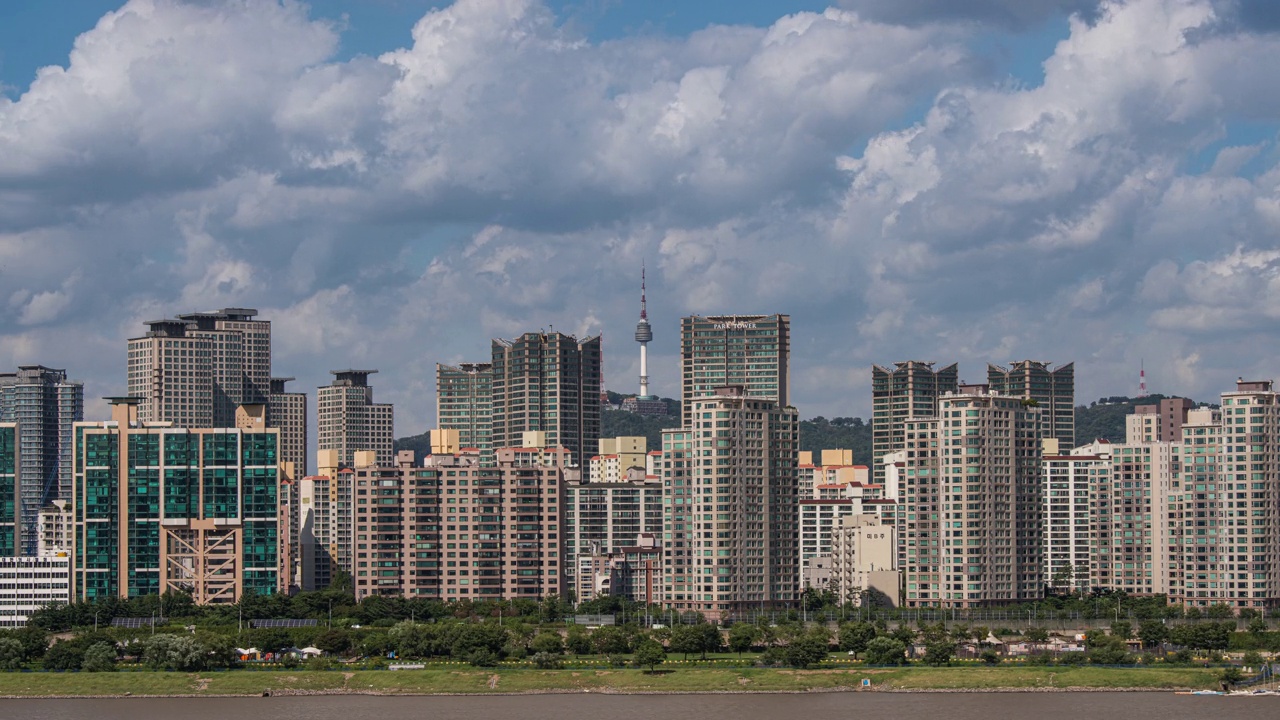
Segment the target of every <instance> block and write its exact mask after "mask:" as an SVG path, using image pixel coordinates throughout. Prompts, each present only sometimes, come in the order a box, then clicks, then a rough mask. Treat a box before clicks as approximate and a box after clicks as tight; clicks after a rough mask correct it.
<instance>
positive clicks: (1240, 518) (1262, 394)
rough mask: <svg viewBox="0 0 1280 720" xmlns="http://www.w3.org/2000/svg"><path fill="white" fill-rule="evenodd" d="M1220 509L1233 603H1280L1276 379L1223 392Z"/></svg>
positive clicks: (1279, 454)
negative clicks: (1274, 382)
mask: <svg viewBox="0 0 1280 720" xmlns="http://www.w3.org/2000/svg"><path fill="white" fill-rule="evenodd" d="M1222 448H1223V452H1222V456H1221V461H1220V465H1219V468H1220V472H1221V474H1222V480H1221V483H1220V486H1221V489H1222V490H1223V492H1222V493H1221V499H1220V500H1219V502H1220V507H1221V513H1222V517H1223V519H1224V523H1225V526H1224V527H1222V528H1221V533H1222V535H1221V536H1220V542H1221V546H1222V548H1221V549H1222V555H1223V560H1222V567H1223V569H1224V570H1225V573H1226V582H1227V588H1226V590H1227V599H1228V602H1229V603H1230V604H1233V605H1234V606H1235V607H1236V608H1253V609H1255V610H1256V609H1259V608H1274V607H1276V606H1277V605H1280V394H1278V393H1277V392H1276V391H1275V388H1274V385H1273V383H1272V382H1271V381H1269V380H1267V381H1245V380H1243V379H1241V380H1240V381H1238V382H1237V383H1236V389H1235V391H1234V392H1227V393H1223V394H1222Z"/></svg>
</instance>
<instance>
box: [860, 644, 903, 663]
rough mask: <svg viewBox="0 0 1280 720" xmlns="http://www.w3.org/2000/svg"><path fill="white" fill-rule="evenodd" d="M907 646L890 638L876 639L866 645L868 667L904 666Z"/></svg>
mask: <svg viewBox="0 0 1280 720" xmlns="http://www.w3.org/2000/svg"><path fill="white" fill-rule="evenodd" d="M906 653H907V646H906V645H904V644H903V643H902V642H901V641H898V640H895V639H893V638H890V637H878V638H876V639H875V640H872V641H871V642H869V643H867V652H866V656H867V664H868V665H905V664H907V655H906Z"/></svg>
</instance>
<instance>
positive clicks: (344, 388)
mask: <svg viewBox="0 0 1280 720" xmlns="http://www.w3.org/2000/svg"><path fill="white" fill-rule="evenodd" d="M329 372H330V373H331V374H332V375H333V376H334V379H333V382H332V383H330V384H328V385H325V386H322V387H321V388H320V389H319V390H318V391H317V392H316V401H317V405H318V407H319V411H318V412H317V413H316V417H317V419H318V427H319V441H318V443H317V447H318V448H319V449H320V450H335V451H337V453H338V456H337V462H338V464H339V465H341V466H350V465H351V464H352V463H353V462H354V461H355V454H356V453H357V452H360V451H363V450H368V451H371V452H374V453H377V457H378V460H377V462H378V464H379V465H391V464H393V459H392V448H393V446H394V444H395V410H394V408H393V407H392V405H391V404H390V403H386V404H379V403H375V402H374V401H373V388H372V387H370V386H369V376H370V375H372V374H373V373H376V372H378V371H377V370H331V371H329ZM321 474H323V473H321Z"/></svg>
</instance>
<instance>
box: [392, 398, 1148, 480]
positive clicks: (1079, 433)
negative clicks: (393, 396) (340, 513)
mask: <svg viewBox="0 0 1280 720" xmlns="http://www.w3.org/2000/svg"><path fill="white" fill-rule="evenodd" d="M622 397H623V396H621V395H618V394H617V393H612V392H611V393H609V399H610V402H611V403H614V404H617V403H619V402H621V401H622ZM1165 397H1166V396H1164V395H1148V396H1147V397H1144V398H1130V397H1122V396H1117V397H1108V398H1101V399H1099V400H1097V401H1095V402H1091V403H1089V404H1088V405H1079V406H1077V407H1076V442H1077V443H1079V444H1082V445H1083V444H1085V443H1089V442H1093V441H1094V440H1098V439H1102V440H1109V441H1111V442H1124V418H1125V416H1126V415H1128V414H1130V413H1132V412H1133V409H1134V408H1135V407H1136V406H1138V405H1150V404H1154V403H1159V402H1160V400H1162V399H1164V398H1165ZM663 400H664V401H665V402H666V403H667V407H668V409H669V411H670V412H671V414H670V415H636V414H635V413H629V412H624V411H622V410H608V409H606V410H604V411H603V412H602V413H601V414H600V426H601V427H600V435H601V437H618V436H624V435H630V436H634V435H643V436H645V437H646V438H648V439H649V448H650V449H651V450H657V449H659V448H661V447H662V431H663V430H664V429H667V428H675V427H679V426H680V401H678V400H672V399H670V398H663ZM429 448H430V442H429V439H428V437H427V435H426V434H423V435H416V436H413V437H407V438H401V439H400V440H397V441H396V449H403V450H414V451H416V452H417V453H418V456H419V457H422V455H423V454H425V453H426V452H427V450H429ZM826 448H851V449H852V450H853V458H854V462H857V463H858V464H860V465H870V464H871V425H870V423H867V422H865V421H863V419H862V418H856V417H836V418H831V419H827V418H825V417H821V416H819V417H816V418H813V419H811V420H801V421H800V449H801V450H810V451H813V452H815V453H816V452H818V451H820V450H823V449H826Z"/></svg>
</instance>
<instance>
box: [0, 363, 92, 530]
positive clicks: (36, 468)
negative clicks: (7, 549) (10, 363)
mask: <svg viewBox="0 0 1280 720" xmlns="http://www.w3.org/2000/svg"><path fill="white" fill-rule="evenodd" d="M83 419H84V386H83V385H82V384H80V383H78V382H70V381H68V380H67V373H66V371H65V370H53V369H51V368H47V367H44V366H42V365H23V366H22V367H19V368H18V371H17V372H12V373H0V422H11V423H17V426H18V439H17V443H18V450H19V453H20V454H21V456H22V463H21V465H20V466H19V468H18V487H17V493H18V499H17V502H18V506H17V507H16V508H15V515H16V517H17V520H16V522H17V523H18V528H19V533H18V534H19V538H18V544H17V546H16V554H19V555H35V554H36V552H37V549H38V546H39V542H40V536H39V532H38V529H37V527H36V517H37V514H38V513H39V511H40V508H42V507H44V506H45V505H46V504H48V503H49V502H50V501H51V500H53V499H54V498H59V497H67V496H68V494H69V493H70V491H71V428H72V426H73V425H74V424H75V423H77V422H79V421H81V420H83ZM3 554H5V553H4V552H3V549H0V555H3Z"/></svg>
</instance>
